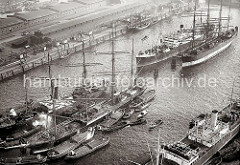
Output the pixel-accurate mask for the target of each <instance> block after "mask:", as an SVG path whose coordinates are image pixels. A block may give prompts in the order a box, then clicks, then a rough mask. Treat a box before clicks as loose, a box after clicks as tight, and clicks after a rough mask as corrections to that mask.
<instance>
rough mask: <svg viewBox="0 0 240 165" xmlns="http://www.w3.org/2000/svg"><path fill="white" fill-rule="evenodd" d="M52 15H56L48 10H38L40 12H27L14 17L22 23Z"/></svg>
mask: <svg viewBox="0 0 240 165" xmlns="http://www.w3.org/2000/svg"><path fill="white" fill-rule="evenodd" d="M54 13H56V12H54V11H51V10H48V9H40V10H35V11H29V12H25V13H17V14H16V15H15V17H17V18H19V19H22V20H24V21H30V20H34V19H38V18H41V17H45V16H48V15H51V14H54Z"/></svg>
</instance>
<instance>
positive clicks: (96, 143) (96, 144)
mask: <svg viewBox="0 0 240 165" xmlns="http://www.w3.org/2000/svg"><path fill="white" fill-rule="evenodd" d="M109 141H110V138H109V137H101V138H99V139H93V140H92V141H90V142H88V143H87V144H86V145H83V146H81V147H79V148H77V149H75V150H73V151H71V152H69V153H68V155H67V156H66V157H65V160H72V159H78V158H81V157H83V156H85V155H88V154H90V153H93V152H94V151H96V150H98V149H100V148H103V147H104V146H106V145H107V144H109Z"/></svg>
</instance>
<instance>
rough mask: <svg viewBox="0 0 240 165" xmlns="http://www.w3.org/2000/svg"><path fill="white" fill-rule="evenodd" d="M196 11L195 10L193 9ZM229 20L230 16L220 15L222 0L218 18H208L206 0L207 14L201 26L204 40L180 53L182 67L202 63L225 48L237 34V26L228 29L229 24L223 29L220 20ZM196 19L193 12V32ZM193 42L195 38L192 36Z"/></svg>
mask: <svg viewBox="0 0 240 165" xmlns="http://www.w3.org/2000/svg"><path fill="white" fill-rule="evenodd" d="M195 11H196V10H195ZM223 20H228V22H229V20H230V17H222V0H221V5H220V11H219V18H210V0H209V1H208V14H207V22H206V23H203V24H202V25H200V26H201V28H202V30H203V31H205V33H204V35H205V37H204V40H203V41H202V42H198V43H197V44H192V47H191V48H190V49H188V50H186V51H185V52H184V53H183V55H182V58H181V59H182V68H187V67H192V66H195V65H199V64H202V63H204V62H206V61H207V60H209V59H211V58H213V57H215V56H217V55H218V54H220V53H221V52H223V51H224V50H226V49H227V48H228V47H229V46H230V45H231V44H232V43H233V41H234V39H235V38H236V36H237V34H238V27H235V28H232V29H229V25H228V26H227V27H228V28H226V29H227V30H225V31H224V30H223V28H225V27H223V26H222V21H223ZM196 28H197V26H196V19H195V14H194V21H193V33H194V32H195V30H196ZM193 43H195V38H193Z"/></svg>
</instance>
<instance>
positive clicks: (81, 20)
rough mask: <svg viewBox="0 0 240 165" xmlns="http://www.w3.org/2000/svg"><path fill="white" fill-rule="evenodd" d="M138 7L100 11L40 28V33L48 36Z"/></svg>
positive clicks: (136, 4) (133, 5)
mask: <svg viewBox="0 0 240 165" xmlns="http://www.w3.org/2000/svg"><path fill="white" fill-rule="evenodd" d="M138 5H141V4H139V3H135V4H129V5H124V6H120V7H118V8H117V9H116V8H111V9H107V10H105V11H100V12H96V13H92V14H88V15H84V16H82V17H78V18H75V19H72V20H70V21H67V22H61V23H58V24H55V25H53V26H49V27H45V28H41V29H40V31H41V32H42V33H43V34H49V33H52V32H55V31H59V30H62V29H67V28H70V27H73V26H75V25H79V24H82V23H85V22H88V21H90V20H94V19H98V18H101V17H104V16H106V15H111V14H113V13H116V10H117V11H118V12H121V11H124V10H127V9H131V8H134V7H136V6H138Z"/></svg>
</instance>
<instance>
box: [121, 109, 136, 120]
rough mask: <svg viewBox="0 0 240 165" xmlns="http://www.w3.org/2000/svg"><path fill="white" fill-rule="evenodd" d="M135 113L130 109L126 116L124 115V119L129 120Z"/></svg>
mask: <svg viewBox="0 0 240 165" xmlns="http://www.w3.org/2000/svg"><path fill="white" fill-rule="evenodd" d="M133 113H134V109H129V110H127V111H125V113H124V115H123V119H129V118H130V117H131V116H132V115H133Z"/></svg>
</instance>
